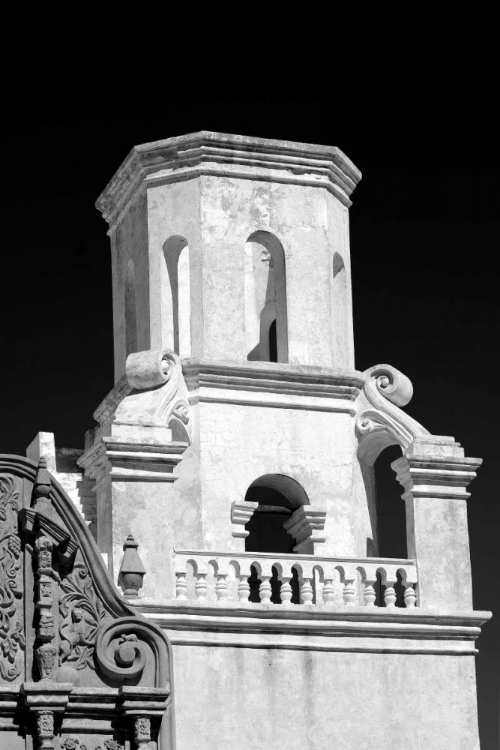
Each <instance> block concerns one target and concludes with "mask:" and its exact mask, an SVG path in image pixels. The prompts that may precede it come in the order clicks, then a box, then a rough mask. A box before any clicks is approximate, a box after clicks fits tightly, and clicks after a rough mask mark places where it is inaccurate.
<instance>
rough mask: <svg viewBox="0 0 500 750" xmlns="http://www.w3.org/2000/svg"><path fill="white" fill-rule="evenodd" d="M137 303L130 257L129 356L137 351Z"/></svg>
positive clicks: (127, 297)
mask: <svg viewBox="0 0 500 750" xmlns="http://www.w3.org/2000/svg"><path fill="white" fill-rule="evenodd" d="M136 308H137V303H136V293H135V268H134V261H133V260H132V259H130V260H129V261H128V263H127V270H126V272H125V348H126V352H127V357H128V355H129V354H133V352H136V351H137V309H136Z"/></svg>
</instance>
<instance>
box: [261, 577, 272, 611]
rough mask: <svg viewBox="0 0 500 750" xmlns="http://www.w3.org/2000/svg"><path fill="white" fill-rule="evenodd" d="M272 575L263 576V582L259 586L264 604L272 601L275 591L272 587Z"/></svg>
mask: <svg viewBox="0 0 500 750" xmlns="http://www.w3.org/2000/svg"><path fill="white" fill-rule="evenodd" d="M270 580H271V576H261V584H260V586H259V596H260V601H261V602H262V604H269V602H270V601H271V595H272V593H273V590H272V587H271V583H270Z"/></svg>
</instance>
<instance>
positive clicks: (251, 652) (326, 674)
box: [174, 639, 478, 750]
mask: <svg viewBox="0 0 500 750" xmlns="http://www.w3.org/2000/svg"><path fill="white" fill-rule="evenodd" d="M174 668H175V670H176V672H175V674H176V705H177V706H178V709H177V715H176V721H177V740H178V750H191V748H192V747H193V745H195V746H197V747H203V748H204V749H206V750H233V748H235V747H238V748H245V750H262V748H264V747H266V748H272V749H273V750H325V749H326V748H330V747H331V748H335V750H354V749H355V750H374V748H376V749H377V750H379V748H380V749H381V748H384V750H401V748H405V750H423V749H424V748H425V750H476V748H477V747H478V744H477V715H476V706H475V671H474V670H475V668H474V660H473V657H470V656H469V657H466V656H455V657H453V656H435V655H422V654H410V655H408V654H383V653H378V654H369V653H338V652H337V653H335V652H317V651H310V650H307V639H304V650H294V651H292V650H282V649H272V650H269V649H266V648H234V649H232V648H217V647H206V646H174Z"/></svg>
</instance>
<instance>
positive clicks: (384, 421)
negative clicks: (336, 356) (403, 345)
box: [356, 365, 429, 464]
mask: <svg viewBox="0 0 500 750" xmlns="http://www.w3.org/2000/svg"><path fill="white" fill-rule="evenodd" d="M364 375H365V378H366V379H365V384H364V387H363V392H362V393H361V394H360V396H359V397H358V400H357V406H358V417H357V419H356V430H357V433H358V436H359V441H360V448H359V455H360V458H362V459H364V460H365V461H367V463H369V464H371V463H373V461H374V460H375V459H376V457H377V456H378V454H379V453H380V451H382V450H383V449H384V448H386V447H387V446H389V445H394V444H398V445H401V447H402V448H403V449H405V448H407V447H408V446H409V445H410V443H411V442H412V441H413V439H414V438H415V436H417V435H428V434H429V432H428V430H426V429H425V427H423V426H422V425H421V424H419V423H418V422H417V421H416V420H414V419H412V418H411V417H410V416H408V414H406V413H405V412H404V411H402V409H401V408H400V407H401V406H405V405H406V404H407V403H409V402H410V400H411V397H412V395H413V387H412V384H411V381H410V380H409V378H407V377H406V375H403V373H402V372H400V371H399V370H397V369H396V368H395V367H392V366H391V365H376V366H375V367H370V368H369V369H368V370H365V372H364Z"/></svg>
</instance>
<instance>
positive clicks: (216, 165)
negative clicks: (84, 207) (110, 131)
mask: <svg viewBox="0 0 500 750" xmlns="http://www.w3.org/2000/svg"><path fill="white" fill-rule="evenodd" d="M201 175H219V176H223V177H228V176H229V177H235V178H238V179H253V180H262V181H265V182H281V183H290V184H295V185H306V186H311V187H320V188H323V189H326V190H328V191H329V192H331V193H332V194H333V195H335V196H336V197H337V198H338V199H339V201H340V202H341V203H343V205H345V206H347V207H349V206H350V205H351V201H350V199H349V196H350V195H351V193H352V191H353V190H354V189H355V187H356V185H357V184H358V182H359V181H360V179H361V172H360V171H359V170H358V169H357V168H356V167H355V166H354V164H353V163H352V162H351V161H350V159H348V158H347V156H346V155H345V154H344V153H343V152H342V151H341V150H340V149H338V148H336V147H332V146H320V145H316V144H310V143H294V142H292V141H279V140H272V139H267V138H253V137H248V136H239V135H228V134H225V133H213V132H209V131H201V132H198V133H190V134H189V135H184V136H180V137H174V138H168V139H166V140H162V141H156V142H154V143H145V144H142V145H140V146H135V147H134V148H133V149H132V151H131V152H130V154H129V155H128V157H127V158H126V159H125V161H124V162H123V163H122V165H121V166H120V167H119V169H118V170H117V172H116V173H115V175H114V177H113V178H112V180H111V181H110V182H109V183H108V185H107V187H106V188H105V190H104V191H103V193H102V194H101V195H100V196H99V198H98V200H97V202H96V206H97V209H98V210H99V211H101V212H102V213H103V215H104V218H105V219H106V221H107V222H108V224H109V225H110V227H111V228H113V226H114V225H115V224H116V223H117V221H119V220H120V218H121V216H122V215H123V213H124V211H126V209H127V207H128V204H129V202H130V201H131V200H132V199H133V197H134V195H135V194H136V193H137V191H138V190H140V188H141V186H142V184H143V183H144V182H148V183H150V182H152V181H155V182H156V181H161V182H180V181H182V180H187V179H193V178H196V177H199V176H201Z"/></svg>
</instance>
